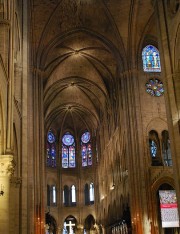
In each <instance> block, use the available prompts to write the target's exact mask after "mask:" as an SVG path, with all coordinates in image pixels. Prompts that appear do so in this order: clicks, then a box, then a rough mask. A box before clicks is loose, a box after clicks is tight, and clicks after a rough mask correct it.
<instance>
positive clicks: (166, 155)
mask: <svg viewBox="0 0 180 234" xmlns="http://www.w3.org/2000/svg"><path fill="white" fill-rule="evenodd" d="M162 154H163V160H164V164H165V165H166V166H172V157H171V148H170V140H169V133H168V131H167V130H164V131H163V132H162Z"/></svg>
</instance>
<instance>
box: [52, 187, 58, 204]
mask: <svg viewBox="0 0 180 234" xmlns="http://www.w3.org/2000/svg"><path fill="white" fill-rule="evenodd" d="M51 193H52V205H54V206H55V205H56V203H57V200H56V199H57V189H56V186H55V185H52V192H51Z"/></svg>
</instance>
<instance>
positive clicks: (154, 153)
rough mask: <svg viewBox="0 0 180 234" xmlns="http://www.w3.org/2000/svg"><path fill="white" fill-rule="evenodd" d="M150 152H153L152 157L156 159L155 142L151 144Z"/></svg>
mask: <svg viewBox="0 0 180 234" xmlns="http://www.w3.org/2000/svg"><path fill="white" fill-rule="evenodd" d="M150 150H151V156H152V157H153V158H154V157H156V154H157V145H156V143H155V142H154V141H151V142H150Z"/></svg>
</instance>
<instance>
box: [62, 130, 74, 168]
mask: <svg viewBox="0 0 180 234" xmlns="http://www.w3.org/2000/svg"><path fill="white" fill-rule="evenodd" d="M62 167H63V168H75V167H76V162H75V140H74V137H73V135H71V134H70V133H68V132H67V133H65V134H64V136H63V137H62Z"/></svg>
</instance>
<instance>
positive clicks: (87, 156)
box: [81, 131, 92, 167]
mask: <svg viewBox="0 0 180 234" xmlns="http://www.w3.org/2000/svg"><path fill="white" fill-rule="evenodd" d="M81 157H82V166H83V167H86V166H91V165H92V146H91V135H90V133H89V132H88V131H86V132H84V133H83V134H82V136H81Z"/></svg>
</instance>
